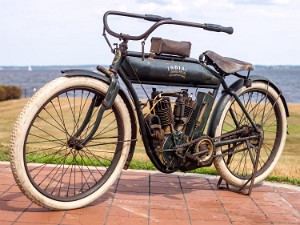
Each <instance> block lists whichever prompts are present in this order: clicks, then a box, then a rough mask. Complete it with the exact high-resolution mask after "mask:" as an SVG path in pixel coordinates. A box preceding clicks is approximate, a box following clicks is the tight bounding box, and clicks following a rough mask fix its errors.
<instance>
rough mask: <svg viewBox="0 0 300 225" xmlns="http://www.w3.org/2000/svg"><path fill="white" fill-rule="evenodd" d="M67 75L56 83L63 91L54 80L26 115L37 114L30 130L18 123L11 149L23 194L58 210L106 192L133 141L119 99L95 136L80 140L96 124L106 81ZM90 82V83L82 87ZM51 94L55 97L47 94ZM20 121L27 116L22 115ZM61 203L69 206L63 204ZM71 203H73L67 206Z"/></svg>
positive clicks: (120, 167) (31, 104)
mask: <svg viewBox="0 0 300 225" xmlns="http://www.w3.org/2000/svg"><path fill="white" fill-rule="evenodd" d="M65 79H67V78H59V79H57V80H55V81H53V84H54V86H57V87H59V89H60V90H56V89H55V87H53V85H51V84H50V85H48V86H46V87H45V88H44V89H43V90H41V91H40V93H37V95H36V97H35V98H33V100H32V101H31V103H29V106H27V107H26V109H25V111H24V112H25V114H27V115H29V114H30V111H33V112H34V110H36V112H34V113H32V114H33V115H31V117H32V119H30V121H29V122H28V125H27V128H26V126H24V127H21V126H18V124H17V125H16V128H15V131H14V135H15V137H14V139H15V141H14V142H13V143H14V144H15V146H13V147H12V150H11V155H13V158H12V165H13V171H14V175H15V178H16V180H17V183H18V185H19V186H20V187H21V189H23V192H25V194H26V195H27V197H29V198H30V199H31V200H33V201H35V202H36V203H37V204H40V205H42V206H44V207H48V208H54V209H55V208H57V209H65V208H68V207H69V208H78V207H81V206H83V205H86V204H87V203H89V202H91V201H92V200H95V199H96V198H97V197H99V196H101V195H102V194H104V193H105V191H107V189H108V188H109V187H110V186H111V185H112V184H113V182H114V181H115V179H116V178H117V176H118V175H119V174H120V172H121V170H122V168H123V166H124V163H125V161H126V157H127V155H128V146H129V143H130V140H129V138H128V133H129V132H128V131H126V129H125V127H126V126H129V127H130V121H129V123H127V122H128V118H129V116H128V111H127V110H126V106H125V105H124V103H123V101H122V100H121V99H120V98H119V97H117V99H116V102H115V104H114V105H113V106H112V107H111V108H110V109H108V110H105V111H104V113H103V115H102V118H101V122H100V125H99V126H98V128H97V130H96V132H95V133H94V135H93V136H92V138H91V139H90V140H89V141H88V142H87V143H86V144H82V142H83V141H84V140H85V139H86V138H87V137H88V136H89V134H90V133H91V131H92V129H93V128H94V126H95V123H96V120H97V117H98V113H99V109H100V108H101V101H102V100H103V99H104V96H105V91H106V90H107V85H106V84H104V83H101V82H98V81H95V80H94V79H91V78H83V77H81V78H71V79H67V80H65ZM86 80H88V82H90V83H91V84H90V85H87V84H85V85H82V84H84V83H86V82H87V81H86ZM66 81H67V82H70V84H69V83H66ZM97 82H98V83H97ZM65 83H66V84H65ZM72 83H73V84H72ZM97 85H98V86H97ZM61 86H63V87H61ZM101 86H102V88H101ZM51 92H54V93H53V94H52V95H50V96H52V97H49V98H46V97H43V96H45V93H51ZM36 105H40V107H39V108H38V109H36ZM19 120H21V121H22V120H26V116H25V115H24V113H22V115H21V117H20V119H19ZM17 133H21V135H20V136H18V135H17ZM129 137H130V136H129ZM22 140H23V141H22ZM20 141H22V142H23V145H22V146H20V147H22V149H19V150H18V149H17V146H16V145H17V143H19V142H20ZM128 142H129V143H128ZM17 158H22V161H23V163H21V162H20V161H19V160H17ZM22 179H25V185H24V182H23V181H21V180H22ZM29 183H30V185H29ZM27 186H28V187H27ZM39 196H40V197H39ZM40 198H44V199H41V200H40ZM45 199H47V200H45ZM50 199H51V200H53V202H51V201H49V200H50ZM62 202H65V203H66V205H65V206H64V205H61V206H60V205H59V203H62ZM70 202H73V203H74V204H73V205H72V204H70V205H67V204H68V203H70Z"/></svg>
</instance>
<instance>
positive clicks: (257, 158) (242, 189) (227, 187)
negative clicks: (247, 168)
mask: <svg viewBox="0 0 300 225" xmlns="http://www.w3.org/2000/svg"><path fill="white" fill-rule="evenodd" d="M246 144H247V147H248V149H249V154H250V156H251V159H253V156H252V153H251V150H250V149H251V148H250V145H251V144H250V143H249V141H247V142H246ZM261 146H262V141H260V142H259V145H258V147H256V148H257V151H256V158H255V161H254V162H253V161H252V163H253V172H252V174H251V177H250V178H249V180H247V181H246V183H245V184H243V186H241V187H240V188H239V189H238V190H235V189H232V188H230V187H229V184H228V183H227V182H226V181H225V185H226V186H222V181H223V179H222V177H220V179H219V181H218V184H217V187H218V188H219V189H227V190H229V191H233V192H236V193H241V194H245V195H250V194H251V192H252V189H253V185H254V180H255V177H256V175H257V167H258V162H259V157H260V149H261ZM230 159H231V156H228V160H227V163H226V164H227V166H228V164H229V162H230ZM249 182H250V185H249V186H248V187H247V185H248V184H249ZM247 189H248V192H244V191H245V190H247Z"/></svg>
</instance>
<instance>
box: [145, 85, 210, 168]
mask: <svg viewBox="0 0 300 225" xmlns="http://www.w3.org/2000/svg"><path fill="white" fill-rule="evenodd" d="M206 95H207V94H205V93H201V94H200V95H199V94H198V96H206ZM171 99H173V100H171ZM199 99H201V98H199V97H198V100H199ZM203 99H204V97H202V101H203V102H201V104H199V102H198V101H196V100H193V98H192V94H189V93H188V90H187V89H182V90H180V91H177V92H159V91H157V90H156V89H155V88H154V89H153V91H152V94H151V102H150V113H149V114H148V115H147V116H146V117H145V120H146V124H147V126H148V131H149V136H150V138H149V139H150V143H151V144H152V147H153V149H154V152H155V154H156V155H157V156H158V157H159V159H160V160H161V162H162V163H163V164H165V165H167V166H168V167H169V169H170V170H172V167H173V169H174V170H175V167H176V166H178V165H181V167H182V165H183V164H185V165H186V163H185V161H189V162H191V163H190V164H193V167H199V166H202V164H204V163H205V162H203V159H210V158H211V156H212V155H213V151H214V146H213V142H212V141H211V140H210V139H209V138H208V137H206V139H205V141H203V139H202V138H201V140H200V139H199V138H198V139H197V138H196V139H194V140H192V139H193V138H195V137H194V135H195V133H194V129H195V128H196V127H197V126H199V121H198V119H199V117H200V119H201V116H200V114H202V115H203V112H202V111H203V110H205V107H203V109H202V110H201V109H199V108H198V107H199V105H201V106H205V105H207V104H206V103H205V101H204V100H203ZM200 112H202V113H200ZM203 149H205V150H203ZM202 150H203V152H205V154H204V155H205V157H203V154H202V153H201V152H202ZM205 161H206V160H205ZM210 161H211V160H210ZM209 163H210V162H209ZM189 168H190V167H189ZM177 169H178V168H177ZM183 170H184V169H183Z"/></svg>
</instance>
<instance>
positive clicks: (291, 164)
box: [0, 99, 300, 185]
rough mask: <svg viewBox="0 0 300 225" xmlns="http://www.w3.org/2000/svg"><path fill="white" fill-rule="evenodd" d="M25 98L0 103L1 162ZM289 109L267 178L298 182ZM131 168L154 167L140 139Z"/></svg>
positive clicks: (299, 109) (298, 112) (298, 140)
mask: <svg viewBox="0 0 300 225" xmlns="http://www.w3.org/2000/svg"><path fill="white" fill-rule="evenodd" d="M27 101H28V99H20V100H10V101H4V102H0V161H7V160H8V148H9V140H10V133H11V130H12V127H13V125H14V122H15V120H16V118H17V117H18V114H19V113H20V111H21V110H22V108H23V106H24V104H25V103H26V102H27ZM289 110H290V117H289V118H288V124H289V127H288V131H289V135H288V137H287V143H286V147H285V149H284V152H283V155H282V157H281V159H280V161H279V163H278V164H277V166H276V168H275V170H274V171H273V172H272V174H271V175H270V176H269V177H268V179H267V180H269V181H278V182H288V183H292V184H297V185H300V104H290V105H289ZM130 168H133V169H151V170H154V169H155V168H154V166H153V165H152V164H151V163H150V162H149V160H148V158H147V156H146V154H145V151H144V148H143V143H142V142H141V141H138V143H137V146H136V151H135V155H134V158H133V161H132V163H131V165H130ZM193 172H197V173H206V174H216V171H215V169H214V167H210V168H201V169H197V170H195V171H193Z"/></svg>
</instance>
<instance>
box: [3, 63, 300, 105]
mask: <svg viewBox="0 0 300 225" xmlns="http://www.w3.org/2000/svg"><path fill="white" fill-rule="evenodd" d="M91 69H92V68H91ZM252 74H255V75H262V76H265V77H267V78H268V79H269V80H271V81H272V82H273V83H275V84H276V85H277V86H278V87H279V89H280V90H281V91H282V93H283V95H284V96H285V98H286V100H287V102H288V103H300V91H299V89H300V67H258V68H256V69H255V71H253V72H252ZM60 76H63V74H62V73H61V72H60V70H58V69H48V68H47V69H43V68H42V67H39V68H38V69H34V68H33V70H32V71H28V70H25V69H10V70H5V69H4V70H0V85H15V86H18V87H21V88H22V93H23V94H22V97H30V96H32V94H33V93H34V92H35V91H36V90H38V89H39V88H40V87H42V86H43V85H45V84H46V83H47V82H49V81H51V80H53V79H55V78H57V77H60ZM235 79H236V78H235V77H234V76H229V77H227V78H226V80H227V81H228V83H232V82H233V81H234V80H235ZM145 87H146V89H147V90H150V88H151V87H150V86H149V85H146V86H145ZM156 87H157V88H158V89H159V90H164V91H166V88H168V89H169V91H174V90H177V89H180V88H178V87H175V88H172V87H163V88H159V86H156ZM135 88H136V91H137V93H138V94H139V96H140V97H141V98H145V97H146V95H145V94H144V92H143V90H142V88H141V86H140V85H135Z"/></svg>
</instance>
